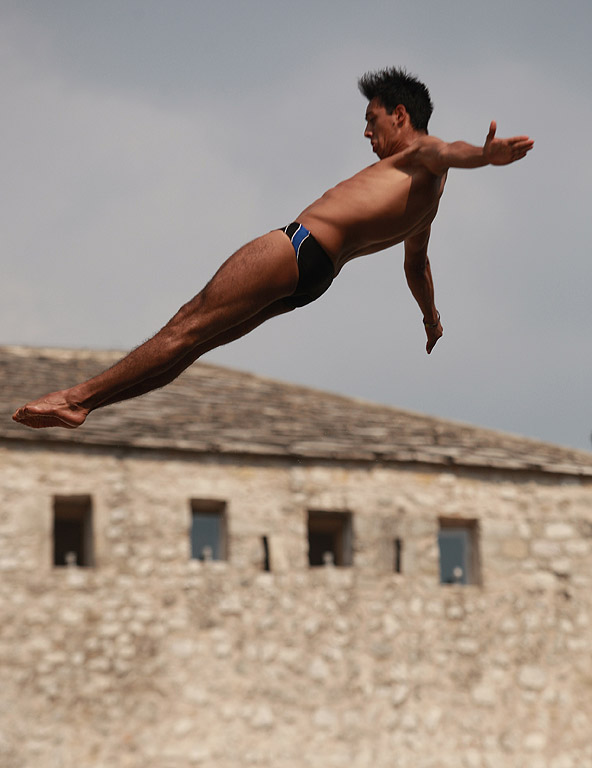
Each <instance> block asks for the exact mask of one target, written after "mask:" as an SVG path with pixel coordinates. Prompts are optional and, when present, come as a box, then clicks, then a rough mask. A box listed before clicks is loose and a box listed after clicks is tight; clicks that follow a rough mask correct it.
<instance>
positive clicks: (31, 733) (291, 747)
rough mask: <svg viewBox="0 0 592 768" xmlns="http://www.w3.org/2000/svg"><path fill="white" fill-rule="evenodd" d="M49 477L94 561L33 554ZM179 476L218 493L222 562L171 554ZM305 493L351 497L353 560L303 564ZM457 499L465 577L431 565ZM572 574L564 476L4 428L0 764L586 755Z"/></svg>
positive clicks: (588, 649) (341, 500)
mask: <svg viewBox="0 0 592 768" xmlns="http://www.w3.org/2000/svg"><path fill="white" fill-rule="evenodd" d="M68 494H72V495H75V494H90V495H91V496H92V499H93V505H94V525H95V557H96V567H95V568H92V569H85V568H58V569H56V568H53V567H52V565H51V521H52V498H53V496H54V495H68ZM192 498H198V499H199V498H205V499H220V500H225V501H226V502H227V503H228V516H229V538H230V542H229V546H230V551H229V555H230V560H229V562H224V563H219V562H210V563H200V562H198V561H192V560H190V559H189V542H188V529H189V522H190V511H189V510H190V507H189V500H190V499H192ZM308 509H317V510H318V509H326V510H340V511H345V510H347V511H349V512H351V513H352V514H353V516H354V567H352V568H343V569H340V568H331V567H329V568H321V569H309V568H308V566H307V554H306V553H307V541H306V514H307V510H308ZM454 516H460V517H465V518H469V519H473V518H477V519H479V521H480V540H481V542H480V544H481V545H480V549H481V577H482V584H481V585H480V586H469V587H458V586H447V585H446V586H444V585H440V584H439V583H438V548H437V531H438V517H454ZM264 535H266V536H268V538H269V541H270V543H271V557H272V568H273V570H272V572H271V573H264V572H262V571H261V537H262V536H264ZM395 537H400V538H402V539H403V541H404V559H403V573H402V574H400V575H399V574H394V573H393V572H392V570H393V563H392V548H391V544H392V541H393V539H394V538H395ZM591 595H592V486H591V485H590V484H585V483H583V482H580V481H577V480H568V481H565V480H563V481H562V480H560V479H553V478H548V477H547V478H545V477H542V476H539V477H535V476H530V477H522V476H520V475H517V474H515V475H511V474H508V475H503V474H495V473H481V474H479V473H477V472H472V473H468V472H467V473H460V472H459V473H455V474H452V473H450V472H442V471H430V470H428V469H425V468H424V469H423V470H421V471H419V470H418V469H417V468H416V469H413V468H411V467H409V468H403V467H399V468H396V467H380V466H377V467H375V468H368V467H363V466H359V467H355V466H352V467H348V468H337V467H334V466H331V465H326V466H319V465H305V464H300V465H296V466H293V467H290V466H288V465H287V464H282V463H281V462H277V463H275V464H270V463H261V464H257V463H256V462H253V463H251V464H250V465H243V466H240V465H234V464H232V463H231V462H230V461H228V460H227V461H226V462H225V463H219V461H217V460H214V459H209V460H207V459H201V460H197V459H196V458H195V457H193V459H190V458H187V457H185V458H183V457H181V456H173V455H165V454H162V455H157V454H154V453H145V454H141V453H136V454H133V453H129V454H127V453H126V454H121V455H119V456H115V455H112V454H109V453H107V452H102V451H90V450H89V451H87V452H86V453H85V454H82V453H78V452H77V451H76V450H74V449H70V450H63V449H61V450H58V449H57V448H54V449H53V450H48V449H47V448H46V449H44V450H38V449H36V448H34V447H32V446H28V447H22V448H19V449H12V450H9V448H5V449H3V451H2V454H1V455H0V610H1V622H0V765H2V766H3V768H29V767H31V768H58V767H59V768H74V766H76V768H78V767H79V766H84V768H86V767H87V766H88V767H92V768H107V767H108V768H124V767H127V766H129V767H130V768H136V767H137V766H142V768H190V767H192V766H206V767H208V768H209V767H210V766H212V767H213V766H215V767H216V768H238V767H239V766H241V767H242V766H258V767H260V768H272V767H273V768H302V766H307V767H308V766H310V767H311V768H316V766H319V768H320V767H321V766H322V767H323V768H327V767H331V766H335V767H336V768H341V767H342V766H343V767H344V768H345V767H347V768H350V767H351V768H393V766H397V768H448V766H450V767H452V766H454V768H457V767H458V766H460V767H461V768H465V767H466V768H482V767H483V768H524V767H526V766H527V767H528V768H590V766H592V742H591V739H590V724H591V722H592V598H591Z"/></svg>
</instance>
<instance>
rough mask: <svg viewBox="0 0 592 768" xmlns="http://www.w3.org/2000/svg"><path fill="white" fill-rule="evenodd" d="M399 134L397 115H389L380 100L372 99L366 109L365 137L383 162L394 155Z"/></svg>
mask: <svg viewBox="0 0 592 768" xmlns="http://www.w3.org/2000/svg"><path fill="white" fill-rule="evenodd" d="M398 133H399V129H398V128H397V126H396V119H395V114H394V113H393V114H392V115H389V114H388V113H387V111H386V109H385V108H384V107H383V106H382V104H381V102H380V101H379V99H372V101H371V102H370V103H369V104H368V108H367V109H366V129H365V130H364V136H365V137H366V138H367V139H370V143H371V144H372V151H373V152H375V153H376V154H377V155H378V157H379V158H380V159H381V160H382V159H383V158H384V157H389V156H390V155H392V154H394V151H395V147H396V139H397V135H398Z"/></svg>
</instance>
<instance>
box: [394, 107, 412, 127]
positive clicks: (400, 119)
mask: <svg viewBox="0 0 592 768" xmlns="http://www.w3.org/2000/svg"><path fill="white" fill-rule="evenodd" d="M407 119H409V113H408V112H407V109H406V108H405V107H404V106H403V104H397V106H396V107H395V108H394V110H393V121H394V123H395V125H396V126H398V127H399V128H402V127H403V125H404V124H405V121H406V120H407Z"/></svg>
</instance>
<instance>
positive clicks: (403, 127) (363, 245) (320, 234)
mask: <svg viewBox="0 0 592 768" xmlns="http://www.w3.org/2000/svg"><path fill="white" fill-rule="evenodd" d="M359 87H360V90H361V92H362V94H363V95H364V96H365V97H366V98H367V99H368V102H369V103H368V108H367V110H366V128H365V131H364V136H365V137H366V138H368V139H369V140H370V142H371V144H372V150H373V151H374V153H375V154H376V155H377V156H378V158H379V159H378V162H376V163H374V164H373V165H370V166H369V167H368V168H365V169H364V170H362V171H360V173H357V174H356V175H355V176H352V178H350V179H347V180H346V181H343V182H341V183H340V184H338V185H337V186H336V187H334V188H333V189H330V190H329V191H328V192H326V193H325V194H324V195H323V196H322V197H321V198H320V199H319V200H317V201H316V202H314V203H313V204H312V205H310V206H309V207H308V208H306V209H305V210H304V211H302V213H301V214H300V216H298V217H297V220H296V222H294V223H293V224H290V225H289V226H288V227H285V228H284V229H278V230H274V231H272V232H269V233H268V234H266V235H263V237H260V238H258V239H256V240H254V241H253V242H251V243H249V244H247V245H245V246H243V247H242V248H241V249H239V250H238V251H237V252H236V253H235V254H234V255H233V256H231V257H230V258H229V259H228V260H227V261H226V262H225V263H224V264H223V265H222V266H221V267H220V269H219V270H218V272H217V273H216V274H215V275H214V277H213V278H212V280H211V281H210V282H209V283H208V284H207V285H206V287H205V288H204V289H203V290H202V291H201V292H200V293H198V294H197V296H195V298H193V299H192V300H191V301H189V302H188V303H187V304H185V305H184V306H183V307H181V309H180V310H179V311H178V312H177V314H176V315H175V316H174V317H173V318H172V319H171V320H170V321H169V322H168V323H167V325H165V326H164V328H163V329H162V330H160V331H159V332H158V333H157V334H156V335H155V336H154V337H153V338H151V339H149V340H148V341H147V342H145V343H144V344H142V345H141V346H139V347H138V348H137V349H135V350H133V351H132V352H130V353H129V354H128V355H127V356H126V357H124V358H123V359H122V360H120V361H119V362H118V363H116V364H115V365H114V366H113V367H112V368H110V369H109V370H107V371H105V372H104V373H101V374H99V375H98V376H95V377H94V378H92V379H90V380H89V381H87V382H84V383H82V384H78V385H76V386H74V387H71V388H70V389H67V390H62V391H59V392H52V393H50V394H48V395H46V396H45V397H42V398H40V399H39V400H35V401H33V402H31V403H28V404H27V405H25V406H23V407H22V408H19V409H18V410H17V412H16V413H15V414H14V416H13V419H14V420H15V421H18V422H21V423H22V424H25V425H27V426H29V427H37V428H38V427H66V428H70V429H73V428H75V427H78V426H80V425H81V424H82V423H83V422H84V420H85V419H86V417H87V416H88V414H89V413H90V412H91V411H93V410H94V409H96V408H99V407H103V406H106V405H110V404H112V403H116V402H119V401H121V400H127V399H129V398H132V397H137V396H138V395H142V394H144V393H145V392H149V391H150V390H153V389H157V388H159V387H162V386H164V385H165V384H168V383H169V382H170V381H172V380H173V379H175V378H176V377H177V376H178V375H179V374H180V373H181V372H182V371H184V370H185V368H187V367H188V366H189V365H191V363H193V362H194V361H195V360H197V358H199V357H201V355H203V354H204V353H205V352H208V351H209V350H211V349H214V348H216V347H219V346H221V345H222V344H227V343H228V342H230V341H233V340H235V339H238V338H240V337H241V336H243V335H245V334H246V333H249V332H250V331H252V330H253V329H254V328H256V327H257V326H258V325H260V324H261V323H263V322H264V321H265V320H269V319H270V318H272V317H275V316H277V315H280V314H282V313H284V312H289V311H291V310H293V309H295V308H296V307H301V306H304V305H305V304H308V303H309V302H311V301H314V300H315V299H317V298H318V297H319V296H320V295H321V294H322V293H324V292H325V291H326V290H327V288H328V287H329V286H330V284H331V282H332V281H333V279H334V277H335V276H336V275H338V274H339V272H340V271H341V269H342V267H343V266H344V264H346V263H347V262H348V261H350V260H351V259H355V258H357V257H358V256H365V255H366V254H370V253H375V252H377V251H382V250H384V249H385V248H390V247H391V246H392V245H396V244H397V243H401V242H404V243H405V275H406V278H407V283H408V285H409V288H410V290H411V293H412V294H413V296H414V298H415V300H416V301H417V303H418V305H419V308H420V309H421V312H422V314H423V322H424V326H425V331H426V335H427V343H426V350H427V353H428V354H430V352H431V351H432V349H433V348H434V345H435V344H436V342H437V341H438V339H439V338H440V337H441V336H442V325H441V323H440V315H439V313H438V311H437V310H436V306H435V303H434V286H433V283H432V274H431V271H430V263H429V260H428V255H427V248H428V240H429V237H430V226H431V223H432V221H433V220H434V217H435V216H436V213H437V211H438V204H439V201H440V197H441V196H442V192H443V191H444V185H445V183H446V175H447V172H448V169H449V168H479V167H482V166H484V165H507V164H509V163H513V162H514V161H516V160H519V159H521V158H523V157H524V156H525V155H526V153H527V152H528V151H529V150H531V149H532V147H533V143H534V142H533V141H532V140H531V139H529V138H528V137H527V136H516V137H514V138H510V139H496V138H495V132H496V125H495V122H492V123H491V125H490V128H489V133H488V135H487V138H486V140H485V144H484V145H483V146H482V147H477V146H473V145H471V144H467V143H465V142H462V141H457V142H453V143H451V144H449V143H446V142H444V141H441V140H440V139H437V138H435V137H431V136H428V131H427V127H428V120H429V118H430V115H431V113H432V103H431V99H430V95H429V91H428V89H427V88H426V87H425V85H423V83H421V82H419V81H418V80H417V79H416V78H415V77H412V76H410V75H408V74H407V73H406V72H405V71H404V70H398V69H394V68H393V69H389V70H383V71H380V72H376V73H368V74H366V75H364V76H363V77H362V78H361V79H360V81H359Z"/></svg>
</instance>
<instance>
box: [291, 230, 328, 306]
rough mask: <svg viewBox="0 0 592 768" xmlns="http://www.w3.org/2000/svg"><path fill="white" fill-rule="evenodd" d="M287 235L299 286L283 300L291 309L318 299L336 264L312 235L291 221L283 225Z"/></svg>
mask: <svg viewBox="0 0 592 768" xmlns="http://www.w3.org/2000/svg"><path fill="white" fill-rule="evenodd" d="M282 232H285V233H286V234H287V235H288V237H289V238H290V240H291V242H292V245H293V247H294V253H295V254H296V260H297V261H298V285H297V286H296V290H295V291H294V293H293V294H292V295H291V296H288V297H287V298H285V299H283V301H284V303H285V304H287V305H288V306H289V307H290V308H291V309H295V308H296V307H303V306H304V305H305V304H310V302H311V301H314V300H315V299H318V298H319V296H321V295H322V294H323V293H325V291H326V290H327V288H329V286H330V285H331V283H332V282H333V278H334V277H335V267H334V266H333V262H332V261H331V259H330V258H329V256H328V255H327V253H326V251H325V250H324V249H323V248H322V247H321V246H320V245H319V243H318V242H317V241H316V240H315V238H314V237H313V235H311V233H310V232H309V231H308V229H306V227H303V226H302V224H298V222H296V221H294V222H292V224H288V226H287V227H283V228H282Z"/></svg>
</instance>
